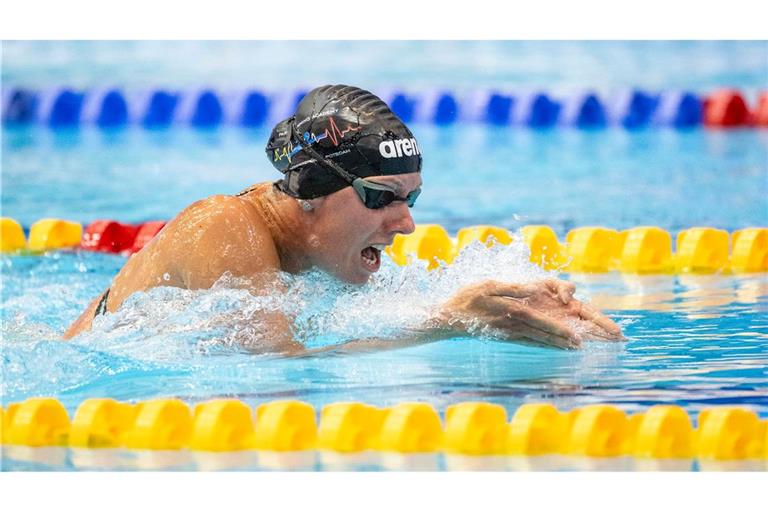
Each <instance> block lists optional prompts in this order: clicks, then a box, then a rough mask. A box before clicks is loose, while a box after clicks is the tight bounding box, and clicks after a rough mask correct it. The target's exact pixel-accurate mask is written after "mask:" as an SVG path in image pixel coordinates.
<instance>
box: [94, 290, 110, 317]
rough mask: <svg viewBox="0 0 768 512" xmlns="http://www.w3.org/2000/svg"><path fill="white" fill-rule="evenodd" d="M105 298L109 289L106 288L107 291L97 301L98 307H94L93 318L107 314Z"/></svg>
mask: <svg viewBox="0 0 768 512" xmlns="http://www.w3.org/2000/svg"><path fill="white" fill-rule="evenodd" d="M107 297H109V288H107V291H105V292H104V295H102V296H101V300H100V301H99V305H98V306H96V312H95V313H94V314H93V318H96V317H97V316H99V315H105V314H106V313H107Z"/></svg>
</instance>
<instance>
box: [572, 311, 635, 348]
mask: <svg viewBox="0 0 768 512" xmlns="http://www.w3.org/2000/svg"><path fill="white" fill-rule="evenodd" d="M579 316H580V317H581V318H583V319H585V320H589V321H590V322H592V323H593V324H596V325H597V326H598V327H600V328H602V329H603V330H604V331H605V332H606V333H607V334H608V336H607V337H605V339H610V340H625V339H626V338H625V337H624V335H623V334H622V333H621V328H620V327H619V326H618V325H616V324H615V323H614V322H613V320H611V319H610V318H608V317H607V316H605V315H603V314H602V313H600V312H599V311H598V310H596V309H595V308H593V307H592V306H590V305H588V304H582V305H581V314H580V315H579Z"/></svg>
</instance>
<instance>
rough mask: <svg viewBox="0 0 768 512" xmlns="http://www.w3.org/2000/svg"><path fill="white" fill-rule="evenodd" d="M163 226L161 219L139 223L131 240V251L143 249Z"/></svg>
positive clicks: (163, 222)
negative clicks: (134, 236)
mask: <svg viewBox="0 0 768 512" xmlns="http://www.w3.org/2000/svg"><path fill="white" fill-rule="evenodd" d="M163 226H165V221H162V220H153V221H150V222H145V223H144V224H141V225H140V226H139V230H138V232H137V233H136V238H135V239H134V240H133V245H132V246H131V253H135V252H139V251H140V250H141V249H143V248H144V246H145V245H147V244H148V243H149V242H150V240H152V239H153V238H154V237H155V235H157V234H158V233H159V232H160V230H161V229H163Z"/></svg>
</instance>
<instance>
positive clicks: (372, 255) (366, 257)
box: [360, 245, 384, 272]
mask: <svg viewBox="0 0 768 512" xmlns="http://www.w3.org/2000/svg"><path fill="white" fill-rule="evenodd" d="M383 248H384V246H383V245H369V246H368V247H366V248H365V249H363V250H362V251H360V258H361V259H362V260H363V266H364V267H365V268H366V270H368V271H369V272H376V271H377V270H379V267H381V250H382V249H383Z"/></svg>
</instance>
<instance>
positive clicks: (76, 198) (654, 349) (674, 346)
mask: <svg viewBox="0 0 768 512" xmlns="http://www.w3.org/2000/svg"><path fill="white" fill-rule="evenodd" d="M341 46H342V43H336V42H327V43H322V44H319V45H316V46H315V43H311V42H301V43H260V44H256V43H210V44H203V43H157V42H148V43H75V42H73V43H52V42H49V43H40V42H29V43H22V42H18V43H4V45H3V52H4V54H3V58H4V61H3V81H4V84H3V85H4V86H6V85H7V84H8V83H24V84H27V85H34V86H41V85H59V84H62V83H65V82H66V83H69V84H72V85H75V86H90V85H94V84H98V85H104V83H103V77H104V76H110V79H111V80H114V81H115V82H117V83H119V84H121V85H122V84H127V85H136V84H139V83H143V84H145V85H147V86H154V85H157V84H158V83H161V82H162V83H163V84H169V85H184V84H191V83H195V84H200V83H203V82H204V81H205V80H208V78H209V77H210V76H215V77H216V79H217V80H218V81H219V82H222V83H224V82H226V83H229V84H231V83H241V84H242V82H243V81H247V80H250V83H259V84H262V83H263V84H266V85H270V86H272V85H284V84H286V83H288V82H289V78H288V77H289V74H288V73H289V71H291V70H294V69H295V68H296V67H297V66H298V65H302V66H305V68H303V69H305V71H306V74H305V75H304V76H305V77H306V80H307V81H309V82H324V81H344V80H346V81H349V82H352V83H360V84H361V85H364V86H368V87H371V88H374V89H375V86H377V85H381V84H385V85H386V84H391V83H396V82H397V83H406V82H408V83H413V84H416V85H419V84H426V85H430V86H434V85H441V84H442V85H445V84H447V85H449V86H454V85H456V86H470V85H473V84H475V83H478V84H482V85H483V86H485V87H488V86H493V85H496V84H499V83H502V82H504V83H514V84H518V85H526V84H527V85H532V84H535V85H546V86H557V87H570V86H590V87H595V88H601V87H611V86H630V85H632V86H634V85H638V86H654V87H660V88H661V87H673V86H674V87H694V86H695V87H694V88H695V89H697V90H708V89H709V88H710V87H714V86H718V85H733V86H737V87H741V88H743V89H745V90H747V91H752V92H754V91H756V90H758V89H761V88H765V87H766V76H767V75H766V68H765V62H766V59H765V56H766V45H765V43H752V42H732V43H716V42H679V43H663V42H656V43H650V44H644V43H590V42H584V43H523V42H518V43H494V42H483V43H471V42H467V43H461V42H456V43H449V42H446V43H430V42H423V43H421V42H419V43H405V42H393V43H387V44H384V45H381V46H377V43H373V42H368V43H349V45H348V48H347V49H348V51H347V52H340V53H338V52H337V54H336V55H337V56H338V55H341V56H342V57H339V58H337V59H331V60H329V61H327V62H326V64H325V65H320V64H318V63H317V62H316V61H315V60H313V58H310V57H312V56H313V55H314V53H321V54H323V55H325V54H328V53H333V52H332V51H331V50H332V49H338V48H340V47H341ZM392 48H399V49H402V50H403V51H399V52H397V54H398V55H401V56H403V59H404V60H405V62H401V61H399V60H396V59H394V60H393V59H392V54H391V52H390V50H391V49H392ZM310 49H311V50H315V52H314V53H313V52H311V51H308V50H310ZM126 50H130V51H126ZM374 50H376V51H374ZM448 50H453V51H454V53H450V52H449V51H448ZM545 50H550V51H549V52H548V51H545ZM119 52H122V53H119ZM215 52H218V53H216V55H217V59H213V58H209V56H210V55H211V54H213V53H215ZM281 52H282V53H281ZM118 53H119V55H120V57H119V58H118V57H116V56H117V55H118ZM245 54H248V55H249V56H250V60H248V61H244V60H243V59H242V58H241V57H242V56H243V55H245ZM181 55H189V56H191V58H183V59H182V58H180V56H181ZM457 55H458V56H462V55H464V56H473V57H474V58H473V59H468V58H467V59H464V60H462V59H458V58H456V56H457ZM512 56H514V57H518V58H511V57H512ZM385 59H388V62H390V61H391V62H392V64H391V65H390V66H383V65H381V64H382V63H383V61H384V60H385ZM195 60H197V62H199V63H202V64H200V65H199V66H196V65H193V64H194V62H193V61H195ZM244 62H247V64H244ZM457 62H458V63H460V64H457ZM681 64H684V65H681ZM351 67H353V68H355V69H356V70H357V71H359V76H360V80H356V79H355V77H356V75H355V74H354V73H352V72H351V71H350V68H351ZM265 69H266V70H268V71H269V72H268V73H263V70H265ZM609 69H610V72H606V70H609ZM105 73H106V74H108V75H105ZM293 79H294V80H295V78H293ZM473 80H475V81H476V82H475V81H473ZM206 83H208V82H206ZM413 131H414V133H415V135H416V137H417V138H418V140H419V142H420V146H421V148H422V152H423V154H424V173H423V178H424V183H425V185H424V192H423V194H422V196H421V197H420V198H419V202H418V204H417V206H416V208H414V210H413V215H414V218H415V220H416V221H417V222H420V223H427V222H435V223H440V224H442V225H444V226H445V227H446V228H447V229H448V230H449V231H451V232H453V233H455V231H456V230H457V229H459V228H461V227H464V226H467V225H472V224H478V223H483V224H495V225H500V226H503V227H506V228H508V229H510V230H515V229H517V228H519V227H521V226H524V225H526V224H549V225H551V226H553V227H554V228H555V230H556V231H557V233H558V236H559V237H560V238H561V240H562V239H563V238H564V235H565V233H566V232H567V231H568V230H569V229H571V228H573V227H577V226H585V225H603V226H607V227H612V228H617V229H623V228H628V227H633V226H638V225H657V226H660V227H662V228H665V229H667V230H669V231H671V232H672V233H673V234H674V233H675V232H676V231H677V230H679V229H683V228H687V227H691V226H701V225H705V226H713V227H718V228H723V229H727V230H729V231H732V230H735V229H739V228H743V227H747V226H768V200H767V199H766V198H768V132H766V131H765V130H743V131H722V132H718V131H705V130H700V129H697V130H691V131H681V132H678V131H673V130H663V129H661V130H647V131H639V132H628V131H625V130H616V129H606V130H598V131H578V130H570V129H557V130H552V131H529V130H519V129H514V128H501V127H500V128H492V127H486V126H461V125H459V126H453V127H442V128H441V127H435V126H431V125H418V124H417V125H414V127H413ZM267 135H268V130H267V129H266V128H264V129H259V130H253V131H249V130H243V129H237V128H232V127H229V128H221V129H218V130H215V131H197V130H191V129H187V128H173V129H170V130H167V131H146V130H141V129H133V128H128V129H125V130H121V131H112V132H110V131H100V130H95V129H90V128H83V129H79V130H75V131H53V130H49V129H47V128H39V127H31V128H23V129H5V130H4V132H3V137H2V176H1V177H2V183H1V184H2V191H1V192H2V203H1V205H2V215H3V216H9V217H13V218H16V219H17V220H19V221H20V222H21V223H22V224H23V225H24V226H25V227H26V228H28V227H29V226H30V225H31V224H32V223H33V222H35V221H36V220H38V219H40V218H43V217H60V218H67V219H72V220H77V221H80V222H82V223H88V222H91V221H93V220H95V219H98V218H114V219H118V220H121V221H127V222H141V221H146V220H154V219H170V218H172V217H173V216H174V215H175V214H176V213H178V211H179V210H181V209H182V208H183V207H184V206H186V205H187V204H189V203H190V202H192V201H194V200H196V199H199V198H201V197H205V196H208V195H211V194H216V193H233V192H236V191H239V190H241V189H243V188H245V187H247V186H249V185H251V184H253V183H255V182H260V181H268V180H274V179H276V178H277V177H278V176H277V173H276V172H275V171H274V170H273V169H272V168H271V167H270V165H269V163H268V161H267V158H266V156H265V155H264V152H263V148H264V145H265V141H266V138H267ZM124 263H125V258H123V257H121V256H116V255H106V254H93V253H85V252H76V251H75V252H72V251H60V252H55V253H49V254H46V255H44V256H10V257H9V256H2V257H1V258H0V269H1V270H2V282H1V283H0V304H1V309H2V311H1V313H0V318H1V319H2V344H1V345H0V349H1V350H2V367H1V368H0V369H1V370H2V380H0V401H1V402H2V403H3V404H8V403H10V402H16V401H20V400H24V399H26V398H28V397H31V396H39V395H45V396H55V397H57V398H58V399H60V400H61V401H62V403H64V405H65V406H66V407H67V408H68V410H69V411H70V413H73V412H74V410H75V408H76V407H77V405H78V404H79V403H80V402H81V401H82V400H84V399H85V398H89V397H113V398H116V399H119V400H127V401H137V400H144V399H148V398H153V397H160V396H162V397H166V396H176V397H180V398H182V399H184V400H186V401H188V402H190V403H194V402H198V401H202V400H207V399H210V398H214V397H238V398H240V399H242V400H245V401H246V402H248V403H249V404H251V405H256V404H258V403H262V402H264V401H268V400H273V399H283V398H296V399H301V400H306V401H308V402H309V403H311V404H313V405H314V406H316V407H318V408H319V407H321V406H322V405H324V404H327V403H330V402H335V401H341V400H356V401H365V402H368V403H371V404H375V405H380V406H386V405H392V404H394V403H398V402H403V401H408V400H421V401H427V402H430V403H432V404H433V405H435V407H437V409H438V410H439V411H440V412H441V413H443V412H444V410H445V407H446V406H447V405H449V404H452V403H457V402H461V401H467V400H483V401H490V402H494V403H499V404H502V405H504V406H505V407H506V408H507V410H508V411H512V410H514V408H516V407H517V406H519V405H520V404H522V403H526V402H534V401H547V402H552V403H554V404H555V405H556V406H558V407H559V408H561V409H564V410H567V409H570V408H573V407H577V406H581V405H584V404H588V403H597V402H600V403H613V404H615V405H617V406H619V407H621V408H622V409H624V410H626V411H628V412H632V411H637V410H641V409H645V408H647V407H648V406H650V405H652V404H656V403H675V404H680V405H682V406H683V407H685V408H686V409H687V410H688V411H689V412H690V413H691V414H695V413H696V412H698V411H699V410H700V409H701V408H703V407H708V406H712V405H719V404H736V405H743V406H748V407H750V408H752V409H754V410H756V411H757V412H758V413H759V414H760V416H761V417H763V418H766V417H768V400H767V399H766V397H767V396H768V350H766V344H768V315H767V314H766V313H767V310H768V275H766V274H757V275H744V276H728V275H715V276H699V277H696V276H648V277H633V276H628V275H619V274H616V273H613V274H606V275H593V276H586V275H573V276H567V275H563V276H560V277H563V278H570V279H573V280H574V281H576V283H577V287H578V297H580V298H582V299H583V300H588V301H590V302H591V303H593V304H594V305H595V306H597V307H599V308H602V309H604V310H605V311H606V313H607V314H609V315H610V316H611V317H612V318H614V319H615V320H616V321H617V322H618V323H619V324H620V325H621V326H622V327H623V329H624V331H625V334H626V335H627V336H628V337H629V342H627V343H625V344H610V343H598V342H594V343H588V344H587V346H586V347H585V349H584V350H581V351H576V352H563V351H556V350H546V349H539V348H530V347H523V346H518V345H514V344H508V343H502V342H499V341H498V340H494V339H493V338H492V337H491V336H488V335H478V336H475V337H465V338H456V339H452V340H447V341H443V342H439V343H435V344H431V345H425V346H419V347H412V348H408V349H401V350H394V351H388V352H378V353H369V354H357V355H345V356H335V357H313V358H301V359H285V358H279V357H274V356H254V355H251V354H246V353H243V352H242V351H240V350H239V349H238V348H237V347H236V346H233V343H232V340H233V339H235V338H236V335H237V334H238V333H240V332H242V331H243V330H248V329H250V331H249V332H252V333H255V334H256V335H258V324H257V323H255V321H254V320H253V315H254V313H255V312H257V311H260V310H263V309H269V308H275V309H281V310H285V311H290V312H294V313H297V314H298V320H297V334H298V336H299V337H300V339H301V340H302V341H304V342H305V343H306V344H307V345H308V346H311V347H315V346H322V345H326V344H332V343H336V342H339V341H342V340H345V339H350V338H357V337H366V336H397V334H398V333H401V332H403V331H404V330H407V329H409V328H412V327H415V326H417V325H419V324H420V322H422V321H423V320H424V319H425V318H426V317H427V316H428V315H429V311H430V309H431V308H434V307H435V306H436V305H438V304H439V303H440V302H441V301H442V300H444V299H445V298H447V297H448V296H450V294H451V293H452V292H453V291H455V290H456V289H457V288H458V287H460V286H461V285H463V284H466V283H469V282H473V281H476V280H479V279H486V278H491V277H493V278H496V279H502V280H509V281H529V280H533V279H538V278H542V277H546V276H548V275H551V274H549V273H547V272H544V271H543V270H541V269H538V268H536V267H534V266H532V265H530V264H529V263H527V257H526V254H525V250H524V248H523V247H522V246H521V245H520V244H513V245H512V246H510V247H506V248H505V247H496V248H495V249H493V250H490V251H488V250H484V249H481V248H478V247H474V248H471V249H470V250H469V251H468V252H466V253H464V254H463V256H462V257H461V258H460V260H459V261H458V262H457V263H456V264H454V265H453V266H452V267H449V268H448V269H446V270H443V271H439V272H427V271H426V270H425V269H424V268H422V267H420V266H418V265H414V266H411V267H406V268H400V267H396V266H394V265H393V264H392V263H391V262H389V261H385V264H384V267H383V269H382V271H381V272H380V273H379V274H378V275H377V276H376V277H375V278H374V279H373V281H372V282H371V283H370V284H368V285H367V286H366V287H364V288H362V289H356V288H352V287H348V286H344V285H341V284H339V283H335V282H333V281H332V280H330V279H329V278H327V277H325V276H323V275H317V274H310V275H304V276H298V277H295V276H294V277H290V276H286V281H287V285H288V287H289V290H290V291H289V293H288V295H287V296H281V297H273V298H272V299H271V300H266V301H265V300H260V299H256V298H254V297H251V296H249V295H247V294H245V293H244V292H242V291H237V290H232V289H230V288H228V287H227V280H226V278H225V279H224V280H223V281H222V282H221V283H220V284H219V285H218V286H216V287H215V288H214V289H212V290H203V291H195V292H190V291H184V290H178V289H171V288H157V289H154V290H152V291H151V292H149V293H146V294H137V295H135V296H133V297H132V298H131V299H130V300H129V301H128V303H127V304H126V305H125V307H123V308H122V309H121V310H120V311H118V312H116V313H115V314H110V315H107V316H106V317H103V318H100V319H99V321H98V322H97V323H96V325H95V327H94V331H93V332H92V333H88V334H85V335H83V336H80V337H78V338H76V339H75V340H73V341H71V342H61V341H60V340H59V335H60V333H61V332H62V331H63V330H64V329H65V328H66V327H67V326H68V325H69V323H71V321H72V320H73V319H74V318H75V317H77V316H78V315H79V313H80V312H81V311H82V309H83V308H84V307H85V306H86V305H87V303H88V302H89V301H90V300H92V299H93V297H95V296H96V295H97V294H98V293H99V292H101V291H102V290H103V289H104V288H105V287H106V286H107V285H108V284H109V282H110V281H111V279H112V277H113V276H114V275H115V274H116V272H117V271H118V270H119V269H120V268H121V266H122V265H123V264H124ZM70 463H71V461H70V462H68V463H66V464H70ZM62 464H64V462H62ZM66 464H65V465H66ZM25 467H26V466H23V465H19V466H18V468H21V469H24V468H25Z"/></svg>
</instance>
